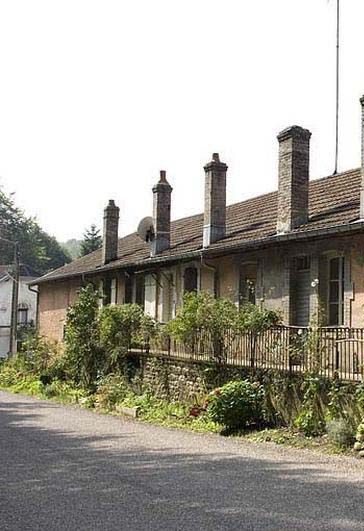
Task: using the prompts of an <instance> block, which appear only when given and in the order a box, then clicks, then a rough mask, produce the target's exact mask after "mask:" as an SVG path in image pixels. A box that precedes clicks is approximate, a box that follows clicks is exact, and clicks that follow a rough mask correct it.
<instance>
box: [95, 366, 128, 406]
mask: <svg viewBox="0 0 364 531" xmlns="http://www.w3.org/2000/svg"><path fill="white" fill-rule="evenodd" d="M126 395H127V387H126V386H125V382H124V380H123V378H122V377H121V376H119V375H115V374H109V375H108V376H105V377H104V378H102V379H101V380H100V381H99V382H98V385H97V391H96V395H95V403H96V405H97V406H98V407H100V408H101V409H106V410H112V409H114V407H115V405H116V404H118V403H119V402H121V401H122V400H123V399H124V398H125V397H126Z"/></svg>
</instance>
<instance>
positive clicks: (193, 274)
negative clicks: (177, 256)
mask: <svg viewBox="0 0 364 531" xmlns="http://www.w3.org/2000/svg"><path fill="white" fill-rule="evenodd" d="M184 291H185V292H187V293H191V292H196V291H197V269H196V268H195V267H187V268H186V269H185V275H184Z"/></svg>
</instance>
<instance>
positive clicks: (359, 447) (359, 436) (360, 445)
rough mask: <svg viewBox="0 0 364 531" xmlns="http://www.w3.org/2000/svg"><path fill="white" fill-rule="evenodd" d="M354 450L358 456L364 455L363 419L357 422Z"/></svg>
mask: <svg viewBox="0 0 364 531" xmlns="http://www.w3.org/2000/svg"><path fill="white" fill-rule="evenodd" d="M355 441H356V442H355V444H354V450H355V451H356V452H358V456H359V457H364V420H362V422H361V423H360V424H359V426H358V428H357V430H356V434H355Z"/></svg>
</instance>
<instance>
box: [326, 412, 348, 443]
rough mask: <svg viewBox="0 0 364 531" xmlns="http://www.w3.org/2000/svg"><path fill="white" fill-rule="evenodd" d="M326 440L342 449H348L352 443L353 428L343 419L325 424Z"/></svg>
mask: <svg viewBox="0 0 364 531" xmlns="http://www.w3.org/2000/svg"><path fill="white" fill-rule="evenodd" d="M326 431H327V436H328V439H329V440H330V441H331V442H332V443H334V444H336V445H337V446H340V447H342V448H347V447H349V446H350V445H351V444H352V443H353V441H354V432H353V428H352V426H351V425H350V423H349V422H347V421H346V420H344V419H337V420H330V421H328V422H327V424H326Z"/></svg>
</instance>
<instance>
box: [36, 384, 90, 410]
mask: <svg viewBox="0 0 364 531" xmlns="http://www.w3.org/2000/svg"><path fill="white" fill-rule="evenodd" d="M42 394H43V395H44V396H45V397H46V398H56V399H57V400H58V401H60V402H62V403H67V404H78V403H80V402H81V400H82V399H84V398H85V397H86V394H85V391H84V390H82V389H80V388H78V387H77V386H75V384H74V383H73V382H72V381H69V382H65V381H61V380H53V381H52V382H51V383H50V384H48V385H44V384H43V388H42Z"/></svg>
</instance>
